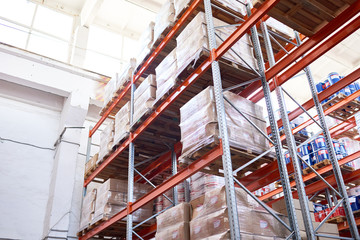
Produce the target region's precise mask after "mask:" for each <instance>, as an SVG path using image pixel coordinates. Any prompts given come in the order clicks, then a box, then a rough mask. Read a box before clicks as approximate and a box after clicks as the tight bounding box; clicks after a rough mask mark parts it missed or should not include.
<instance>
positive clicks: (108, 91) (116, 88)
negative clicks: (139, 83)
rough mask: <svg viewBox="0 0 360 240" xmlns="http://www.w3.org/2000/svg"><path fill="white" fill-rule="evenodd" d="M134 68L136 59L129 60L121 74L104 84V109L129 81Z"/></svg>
mask: <svg viewBox="0 0 360 240" xmlns="http://www.w3.org/2000/svg"><path fill="white" fill-rule="evenodd" d="M135 67H136V59H135V58H131V59H130V61H129V64H128V65H127V66H126V67H125V69H124V71H123V72H122V73H121V74H118V73H117V74H115V76H114V77H112V78H111V79H110V81H109V82H108V83H107V84H106V86H105V89H104V91H105V92H104V105H103V107H104V108H105V107H106V106H107V105H108V104H109V103H110V102H111V100H112V99H113V97H115V96H116V94H117V93H119V92H120V91H121V90H122V89H123V88H124V87H125V86H126V84H128V83H129V82H130V81H131V78H132V76H133V73H134V70H135Z"/></svg>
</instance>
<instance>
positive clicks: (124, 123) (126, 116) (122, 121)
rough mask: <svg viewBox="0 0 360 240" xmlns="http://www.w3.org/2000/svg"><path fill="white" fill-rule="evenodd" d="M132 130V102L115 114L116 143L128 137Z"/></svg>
mask: <svg viewBox="0 0 360 240" xmlns="http://www.w3.org/2000/svg"><path fill="white" fill-rule="evenodd" d="M129 131H130V102H127V103H126V104H125V105H124V106H123V107H122V108H121V109H120V110H119V112H118V113H117V114H116V115H115V133H114V145H115V144H118V143H119V142H120V141H121V140H123V139H124V138H126V137H127V136H128V134H129Z"/></svg>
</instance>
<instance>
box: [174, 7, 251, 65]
mask: <svg viewBox="0 0 360 240" xmlns="http://www.w3.org/2000/svg"><path fill="white" fill-rule="evenodd" d="M213 20H214V26H215V27H216V26H224V25H227V24H226V23H225V22H222V21H220V20H218V19H216V18H213ZM235 29H236V27H231V26H230V27H224V28H217V29H215V33H216V34H217V35H218V36H219V37H221V38H222V39H223V40H225V39H227V38H228V37H229V36H230V35H231V34H232V33H233V32H234V31H235ZM216 42H217V46H219V45H220V44H221V43H222V41H221V40H220V39H219V38H218V37H216ZM176 44H177V46H176V57H177V65H178V69H179V72H181V71H182V70H184V69H185V68H186V67H187V66H188V65H189V64H190V63H191V62H192V61H193V60H197V59H198V58H199V56H200V54H201V53H202V52H203V50H206V51H208V52H209V51H210V50H209V43H208V34H207V29H206V21H205V13H203V12H199V13H198V14H197V15H196V16H195V18H194V19H193V20H192V21H191V22H190V23H189V24H188V25H187V26H186V28H185V29H184V30H183V31H182V32H181V33H180V34H179V36H178V37H177V38H176ZM232 49H233V50H234V51H235V52H236V53H241V58H242V59H243V60H245V61H246V63H247V64H249V65H250V66H251V67H252V68H254V69H256V68H257V64H256V59H255V57H254V55H253V49H252V44H251V41H250V38H249V35H247V34H245V35H244V36H243V37H242V38H241V39H240V40H239V41H237V42H236V43H235V44H234V45H233V47H232ZM241 58H239V56H237V55H236V54H235V53H234V52H233V51H228V52H226V53H225V55H224V56H223V57H222V59H223V60H226V61H228V62H230V63H231V64H236V65H237V66H238V67H242V68H243V69H244V70H246V71H252V70H249V69H250V68H249V67H248V66H247V65H246V64H245V63H244V61H243V60H242V59H241Z"/></svg>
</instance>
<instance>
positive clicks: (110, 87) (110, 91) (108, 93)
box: [103, 73, 118, 108]
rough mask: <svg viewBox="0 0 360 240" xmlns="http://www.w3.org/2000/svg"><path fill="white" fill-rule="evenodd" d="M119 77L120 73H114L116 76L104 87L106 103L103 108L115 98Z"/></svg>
mask: <svg viewBox="0 0 360 240" xmlns="http://www.w3.org/2000/svg"><path fill="white" fill-rule="evenodd" d="M117 79H118V74H117V73H116V74H114V76H113V77H112V78H111V79H110V80H109V81H108V82H107V84H106V85H105V88H104V104H103V108H105V107H106V106H107V105H108V104H109V103H110V102H111V100H112V99H113V97H114V93H115V90H116V81H117Z"/></svg>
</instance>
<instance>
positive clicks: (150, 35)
mask: <svg viewBox="0 0 360 240" xmlns="http://www.w3.org/2000/svg"><path fill="white" fill-rule="evenodd" d="M154 26H155V23H154V22H150V24H149V26H148V27H147V28H146V29H145V31H144V32H143V33H142V34H141V36H140V39H139V43H140V47H139V52H138V54H137V55H136V63H137V64H141V63H142V62H143V61H144V60H145V57H146V56H147V55H148V54H149V53H150V52H151V47H152V44H153V42H154Z"/></svg>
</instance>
